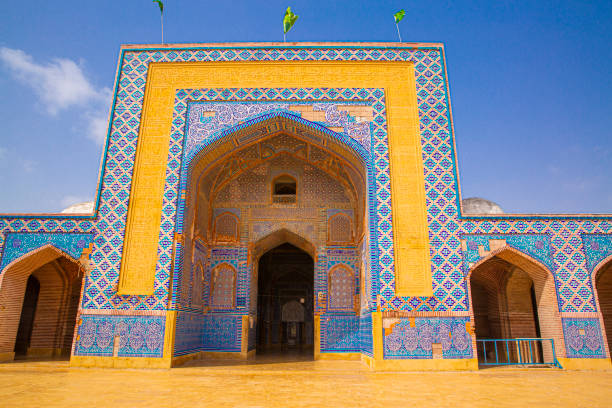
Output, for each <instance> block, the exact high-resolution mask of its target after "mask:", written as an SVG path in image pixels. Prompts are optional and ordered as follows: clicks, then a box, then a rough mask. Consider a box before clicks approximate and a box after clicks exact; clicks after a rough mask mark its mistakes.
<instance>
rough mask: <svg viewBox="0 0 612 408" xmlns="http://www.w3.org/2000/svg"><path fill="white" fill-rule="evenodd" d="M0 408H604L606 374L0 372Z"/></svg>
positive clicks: (609, 395)
mask: <svg viewBox="0 0 612 408" xmlns="http://www.w3.org/2000/svg"><path fill="white" fill-rule="evenodd" d="M0 406H1V407H24V408H25V407H72V406H75V407H76V406H78V407H85V408H93V407H111V406H112V407H144V406H147V407H208V406H211V407H212V406H214V407H217V408H222V407H369V408H371V407H561V406H566V407H606V406H607V407H609V406H612V371H560V370H556V369H544V368H540V369H530V370H528V369H497V368H495V369H487V370H481V371H478V372H435V373H431V372H400V373H395V372H394V373H380V372H372V371H370V370H369V369H368V368H367V367H366V366H364V365H363V364H362V363H361V362H358V361H342V362H339V361H317V362H314V361H293V362H286V363H282V362H277V361H258V362H257V363H254V364H249V365H244V364H239V363H232V362H223V361H195V362H191V363H190V364H188V365H186V366H184V367H178V368H173V369H171V370H136V369H124V370H116V369H86V368H70V367H69V366H68V362H67V361H49V362H35V361H23V362H20V361H18V362H12V363H4V364H0Z"/></svg>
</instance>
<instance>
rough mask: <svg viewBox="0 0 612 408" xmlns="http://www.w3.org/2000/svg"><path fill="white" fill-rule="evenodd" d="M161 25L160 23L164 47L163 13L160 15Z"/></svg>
mask: <svg viewBox="0 0 612 408" xmlns="http://www.w3.org/2000/svg"><path fill="white" fill-rule="evenodd" d="M161 23H162V45H164V13H162V15H161Z"/></svg>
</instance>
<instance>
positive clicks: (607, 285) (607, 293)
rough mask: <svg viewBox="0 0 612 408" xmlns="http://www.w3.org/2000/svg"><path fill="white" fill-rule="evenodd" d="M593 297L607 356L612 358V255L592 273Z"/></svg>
mask: <svg viewBox="0 0 612 408" xmlns="http://www.w3.org/2000/svg"><path fill="white" fill-rule="evenodd" d="M591 285H592V287H593V297H594V299H595V306H596V307H597V311H598V315H599V324H600V326H601V329H602V330H601V332H602V336H603V343H604V347H605V349H606V355H607V356H608V357H612V355H611V354H610V350H611V349H612V345H611V344H610V341H612V255H609V256H607V257H606V258H604V259H603V260H602V261H601V262H599V263H598V264H597V265H596V266H595V267H594V268H593V271H592V272H591Z"/></svg>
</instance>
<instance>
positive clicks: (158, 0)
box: [153, 0, 164, 14]
mask: <svg viewBox="0 0 612 408" xmlns="http://www.w3.org/2000/svg"><path fill="white" fill-rule="evenodd" d="M153 3H157V5H158V6H159V11H160V12H161V13H162V14H164V3H162V2H161V0H153Z"/></svg>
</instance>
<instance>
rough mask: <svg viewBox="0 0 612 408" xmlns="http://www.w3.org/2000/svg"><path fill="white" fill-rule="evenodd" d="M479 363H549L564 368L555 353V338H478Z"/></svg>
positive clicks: (490, 364)
mask: <svg viewBox="0 0 612 408" xmlns="http://www.w3.org/2000/svg"><path fill="white" fill-rule="evenodd" d="M476 351H477V353H478V364H480V365H485V366H504V365H528V366H530V365H542V366H544V365H548V366H555V367H558V368H562V367H561V364H559V361H558V360H557V356H556V354H555V342H554V340H553V339H540V338H520V339H481V340H476Z"/></svg>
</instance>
